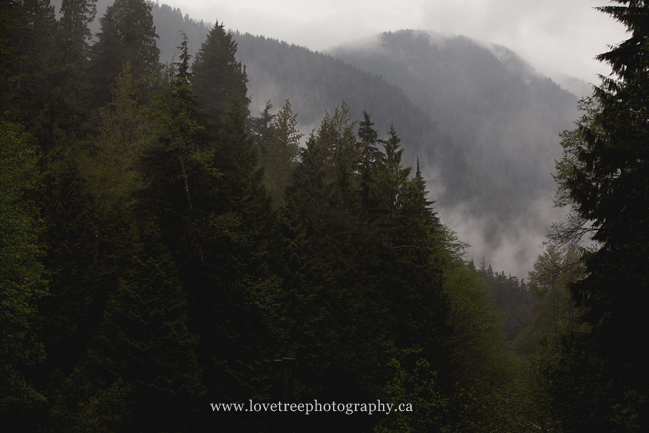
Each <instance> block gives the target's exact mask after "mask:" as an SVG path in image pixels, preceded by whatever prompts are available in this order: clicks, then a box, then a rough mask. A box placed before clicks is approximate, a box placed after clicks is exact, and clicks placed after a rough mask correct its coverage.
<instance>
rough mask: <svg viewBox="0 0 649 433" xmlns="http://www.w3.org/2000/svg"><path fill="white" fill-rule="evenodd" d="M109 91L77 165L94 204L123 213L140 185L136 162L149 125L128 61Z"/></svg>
mask: <svg viewBox="0 0 649 433" xmlns="http://www.w3.org/2000/svg"><path fill="white" fill-rule="evenodd" d="M111 94H112V101H111V102H110V103H109V104H108V105H107V107H105V108H104V109H103V110H101V112H100V119H101V123H100V126H99V134H98V136H97V138H96V139H95V140H94V141H92V142H90V143H89V145H88V147H87V149H86V152H85V153H84V154H82V155H81V156H80V160H81V164H80V168H81V173H82V176H84V178H85V179H86V183H85V186H86V188H87V189H88V190H87V191H88V194H89V195H90V196H91V197H93V198H94V205H95V206H96V207H97V208H99V209H101V210H102V211H103V212H111V211H112V212H117V213H119V212H122V213H123V209H124V206H125V205H126V206H128V202H129V200H132V199H133V197H134V193H135V191H137V190H138V189H140V188H142V186H143V185H142V180H141V176H140V174H139V173H137V171H136V164H137V162H138V160H139V159H140V157H141V154H142V152H143V150H144V148H145V147H146V145H147V144H148V140H149V139H148V137H147V135H148V134H150V125H149V122H148V120H147V119H146V117H145V116H144V112H143V109H142V107H141V106H140V105H139V103H138V98H137V94H138V89H137V83H136V82H135V81H134V80H133V75H132V74H131V68H130V65H129V64H128V63H125V64H124V68H123V69H122V73H120V75H118V76H117V78H116V79H115V84H114V85H111ZM113 218H119V217H118V216H117V215H115V216H113Z"/></svg>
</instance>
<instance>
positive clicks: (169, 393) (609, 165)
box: [0, 0, 649, 433]
mask: <svg viewBox="0 0 649 433" xmlns="http://www.w3.org/2000/svg"><path fill="white" fill-rule="evenodd" d="M616 3H617V4H618V5H619V6H609V7H604V8H601V11H603V12H605V13H607V14H610V15H612V16H613V17H614V18H615V19H618V20H619V21H621V22H623V23H624V24H626V25H627V26H628V27H629V29H630V31H631V37H630V39H629V40H628V41H625V42H623V43H622V44H621V45H619V46H616V47H613V48H612V49H611V51H610V52H608V53H605V54H602V55H601V56H600V60H602V61H605V62H608V63H609V64H610V65H611V67H612V69H613V74H612V75H611V77H609V78H605V79H603V82H602V85H601V87H598V88H596V89H595V92H594V93H593V96H592V97H591V98H587V99H584V100H582V101H581V102H580V103H579V104H577V101H576V98H574V97H573V96H572V95H570V94H568V93H567V92H565V91H563V90H562V89H561V88H560V87H559V86H557V85H556V84H555V83H553V82H551V81H549V80H548V79H545V78H543V77H540V76H538V75H536V74H535V73H534V72H533V71H531V70H530V69H529V67H528V66H527V65H526V64H525V63H524V62H522V61H521V60H520V59H518V58H517V57H516V56H515V55H514V54H513V53H511V52H509V51H508V50H507V49H505V48H503V47H485V46H481V45H478V44H476V43H474V42H473V41H470V40H468V39H465V38H461V37H457V38H446V39H444V40H436V39H435V38H434V37H433V35H432V34H430V33H426V32H415V31H401V32H396V33H387V34H383V35H379V36H378V38H377V40H375V41H373V42H372V44H370V45H365V46H364V47H361V48H359V47H353V46H348V47H344V48H339V49H338V50H336V51H334V52H333V53H334V54H335V55H336V56H339V58H335V57H332V55H328V54H320V53H313V52H310V51H309V50H307V49H304V48H301V47H296V46H294V45H288V44H285V43H281V42H278V41H274V40H270V39H266V38H264V37H262V36H252V35H250V34H239V33H231V32H228V31H226V27H225V25H226V24H224V23H220V22H219V21H218V20H215V21H214V23H215V24H214V25H205V24H204V23H203V22H196V21H194V20H192V19H190V18H189V17H188V16H183V15H182V13H181V12H180V10H178V9H172V8H170V7H168V6H166V5H158V4H151V3H148V2H145V1H143V0H115V1H114V2H107V1H102V2H96V1H93V0H61V1H60V2H56V4H54V3H52V4H51V3H50V2H49V1H47V0H44V1H42V0H38V1H37V0H34V1H18V0H15V1H9V2H4V3H2V4H0V54H2V55H1V56H0V105H1V110H0V113H2V114H1V118H0V186H1V188H2V194H1V195H0V325H2V326H0V420H2V421H3V424H4V425H7V426H10V425H14V426H20V430H21V431H27V432H30V431H34V432H36V431H37V432H96V431H108V432H148V431H151V432H162V431H168V432H193V431H206V430H214V429H215V428H216V429H218V430H219V431H232V432H242V431H243V432H247V431H250V432H253V431H255V432H256V431H314V432H330V431H332V430H340V429H343V430H345V431H363V432H371V431H373V432H388V431H403V432H412V431H416V432H430V431H446V432H467V433H468V432H493V431H499V432H528V431H529V432H537V431H539V430H541V431H547V432H592V431H611V432H641V431H645V430H646V429H647V424H648V421H647V413H649V408H648V407H647V405H648V403H647V402H648V401H649V395H648V394H649V386H648V378H647V372H646V367H645V365H644V363H643V362H642V359H643V358H642V355H643V352H642V345H641V344H629V343H628V340H627V339H626V338H630V339H632V340H633V341H635V342H636V343H637V342H638V341H644V340H643V339H644V337H645V336H646V329H647V327H646V325H645V324H644V321H643V318H642V317H643V316H642V311H641V309H642V307H643V305H644V304H645V301H646V299H645V298H646V296H647V295H646V290H645V289H646V286H647V284H646V281H645V280H646V278H645V277H644V273H645V272H644V270H645V269H646V267H647V266H646V265H647V263H646V262H647V254H646V244H647V239H646V237H647V236H646V221H647V217H646V212H647V203H646V201H647V197H648V192H647V191H646V190H647V185H646V184H647V179H648V178H649V177H648V174H647V173H646V164H645V159H646V155H645V154H644V152H645V150H644V147H645V146H644V145H645V143H644V137H645V136H646V133H645V132H646V131H645V129H646V124H647V122H646V119H645V113H646V105H647V101H646V100H645V99H646V95H645V93H646V92H645V90H644V88H645V87H646V85H647V83H645V81H646V75H647V72H646V71H647V64H646V60H647V59H646V50H647V47H646V44H645V43H644V40H645V39H646V36H647V32H649V28H647V26H646V25H645V22H644V21H645V20H644V18H643V17H644V16H645V14H646V9H647V7H649V6H647V5H645V3H644V2H639V1H628V0H619V1H617V2H616ZM215 18H217V17H215ZM170 44H171V45H172V46H170ZM341 59H345V61H343V60H341ZM353 65H355V66H353ZM578 107H579V109H580V110H581V115H582V117H581V118H580V119H579V120H578V121H577V122H576V128H573V129H571V130H567V131H565V132H563V133H562V134H561V137H560V138H561V144H560V145H559V139H558V138H555V136H553V134H555V135H556V136H558V135H557V134H558V132H559V131H560V130H561V129H562V128H564V129H565V128H568V126H566V122H567V123H568V124H569V123H570V121H572V120H573V119H574V118H575V117H576V115H575V113H574V112H573V111H575V110H576V109H577V108H578ZM561 148H563V154H562V155H561V153H560V152H561ZM557 155H559V156H557ZM553 157H556V158H557V162H556V166H555V168H554V170H553V169H552V167H550V166H549V165H548V164H549V159H550V160H551V158H553ZM551 175H553V176H554V179H555V181H556V184H557V185H558V192H557V195H556V196H555V203H556V204H557V205H559V206H563V207H566V208H568V209H567V210H568V212H569V215H570V218H568V219H567V220H566V221H564V222H557V224H555V225H554V226H553V229H552V231H551V232H550V235H549V240H550V242H549V243H548V244H546V245H545V246H544V249H543V251H542V253H541V254H540V255H538V257H537V258H536V260H535V261H534V263H533V266H532V268H531V272H530V273H529V276H527V278H522V277H523V275H520V277H521V278H520V279H519V278H518V277H517V276H514V275H511V274H506V272H505V271H503V270H501V269H498V270H494V268H493V267H492V265H491V264H490V260H491V259H490V257H489V256H485V257H484V258H482V260H481V262H480V264H479V265H478V266H476V264H475V262H474V260H471V259H470V258H468V257H467V248H469V246H468V244H467V243H465V242H464V241H465V240H466V239H464V238H462V237H461V236H458V235H457V234H456V233H455V232H454V231H453V230H451V228H449V227H448V225H447V224H448V222H447V221H446V219H445V215H449V214H451V215H452V213H445V209H451V210H457V209H464V212H465V214H466V215H468V217H467V218H474V219H476V218H482V221H483V227H482V228H483V230H484V233H483V234H482V235H483V237H484V239H485V245H487V246H488V248H489V249H492V250H497V249H498V247H499V245H501V244H502V243H503V242H504V241H503V240H502V238H503V236H504V237H506V236H505V235H503V233H505V234H506V233H508V231H509V233H515V234H516V235H518V234H519V233H520V232H521V230H523V229H526V230H529V231H530V232H533V231H534V230H540V229H541V228H542V225H537V224H536V222H535V221H532V222H529V224H528V225H521V223H520V222H521V221H523V220H525V218H526V217H527V215H529V214H528V212H529V209H530V208H534V207H535V206H537V207H538V206H541V205H542V204H544V200H545V195H546V193H547V191H548V190H549V189H552V188H553V186H552V184H550V182H548V180H547V178H548V176H551ZM548 206H549V205H548ZM446 212H448V211H446ZM534 238H535V237H534V235H533V234H530V235H529V237H528V238H527V239H534ZM583 241H589V242H590V246H589V247H588V248H584V247H583V246H582V245H583ZM528 248H532V247H531V246H528ZM534 248H538V245H534ZM519 251H523V250H521V249H519ZM493 254H494V255H495V254H496V253H495V252H494V253H493ZM520 254H523V253H519V255H520ZM515 266H516V265H515V264H512V267H515ZM278 358H289V359H292V360H293V361H291V362H294V367H292V368H293V370H292V374H293V382H294V387H293V388H294V389H293V392H292V395H291V396H288V399H289V400H291V402H295V403H297V404H300V403H313V402H315V401H316V400H317V401H319V402H320V403H322V404H325V403H333V402H337V403H339V404H340V403H343V404H345V405H347V404H349V403H358V404H360V405H362V404H365V403H374V402H377V401H378V400H380V401H382V402H384V403H391V404H395V405H396V406H398V405H399V404H405V405H406V407H407V405H410V409H411V410H408V409H403V410H394V411H393V412H391V413H389V414H388V413H380V412H376V413H375V414H374V415H369V414H368V413H367V411H366V410H365V411H363V410H362V409H361V410H359V411H357V412H356V413H353V414H348V413H345V411H344V410H343V411H340V410H338V411H321V412H313V413H311V414H310V415H308V416H307V415H305V414H304V413H300V412H295V413H291V412H286V413H282V414H280V413H274V412H272V411H257V410H248V411H246V409H250V407H251V406H250V405H251V404H256V403H259V404H270V403H272V402H277V396H278V395H280V394H281V391H282V389H281V385H279V383H281V382H280V381H279V380H278V379H277V375H278V374H279V373H280V371H279V370H277V362H276V361H273V360H275V359H278ZM274 364H275V365H274ZM285 402H286V401H285ZM220 404H227V405H230V406H228V408H229V410H226V407H225V406H220V407H219V408H218V409H217V407H216V405H220ZM234 405H241V406H234ZM345 407H347V406H345ZM341 412H342V413H341Z"/></svg>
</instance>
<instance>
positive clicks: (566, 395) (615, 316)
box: [556, 0, 649, 431]
mask: <svg viewBox="0 0 649 433" xmlns="http://www.w3.org/2000/svg"><path fill="white" fill-rule="evenodd" d="M616 3H618V5H612V6H606V7H602V8H599V9H600V10H601V11H602V12H605V13H607V14H609V15H611V16H613V18H615V19H616V20H618V21H620V22H621V23H623V24H624V25H626V26H627V28H628V30H629V32H630V33H631V37H630V38H629V39H628V40H626V41H624V42H622V43H621V44H619V45H617V46H615V47H613V48H612V50H611V51H609V52H607V53H604V54H601V55H600V56H598V59H599V60H601V61H604V62H607V63H609V64H610V65H611V68H612V70H613V74H612V76H611V77H607V78H603V81H602V86H601V87H599V88H596V89H595V92H594V99H595V101H596V103H597V105H599V107H598V109H597V110H596V111H595V114H594V116H591V117H590V121H589V116H586V117H585V118H584V119H582V120H586V121H587V123H583V121H582V122H581V123H580V124H578V133H577V134H572V135H571V136H570V137H568V138H572V140H565V141H564V150H565V153H564V157H563V159H562V161H561V162H560V164H559V165H558V167H557V168H558V172H559V174H558V176H557V181H558V183H559V190H560V193H561V192H562V193H563V194H564V196H563V197H564V198H568V199H567V200H566V201H565V202H566V203H567V204H569V205H570V206H571V207H572V208H573V209H574V211H575V213H576V215H577V216H578V217H579V218H580V219H581V220H582V221H586V222H587V223H588V225H589V226H590V227H588V230H587V231H586V233H590V234H591V239H592V240H594V241H596V242H597V243H598V248H597V249H596V251H594V252H593V253H589V254H587V255H586V257H585V263H586V278H584V279H583V280H581V281H579V282H577V283H576V284H574V285H573V286H572V293H573V299H574V300H575V301H576V303H577V305H578V306H579V307H581V308H583V309H584V314H583V315H582V320H583V322H584V323H585V324H587V325H588V326H590V327H592V331H591V332H590V333H586V334H584V333H573V334H571V336H570V338H569V340H568V341H569V344H567V345H566V346H565V347H564V354H565V356H564V357H563V358H562V364H560V366H559V369H558V370H557V372H556V373H557V380H556V385H557V390H556V392H557V397H558V405H559V406H562V408H563V411H562V414H563V416H564V417H565V418H564V420H563V421H564V423H565V425H566V428H568V429H572V430H574V431H587V430H588V429H591V428H596V429H606V430H607V431H643V430H646V429H647V428H649V416H647V414H648V413H649V406H648V405H649V374H648V371H647V368H646V366H645V363H644V362H643V361H642V359H643V357H644V354H643V350H642V348H641V347H640V346H641V345H640V346H639V345H636V344H629V341H644V340H646V339H647V336H648V335H647V332H648V331H647V330H648V329H649V328H648V327H647V326H646V324H645V323H644V320H643V319H642V317H643V314H644V312H643V306H644V305H646V303H647V301H648V298H647V290H646V287H647V285H648V284H649V282H648V281H647V276H646V272H645V271H644V270H645V269H646V268H647V267H649V254H647V249H646V245H647V242H649V231H648V229H647V209H649V172H648V171H647V166H646V160H647V149H649V147H648V146H647V142H646V140H647V136H648V132H649V131H648V129H647V118H646V112H647V106H648V105H649V76H648V75H647V68H648V67H649V47H648V46H647V44H646V43H645V40H646V38H647V36H648V35H649V21H647V19H646V17H647V13H648V10H649V4H647V2H645V1H640V0H616ZM620 336H625V337H626V338H620ZM584 372H587V373H586V374H588V375H589V376H591V377H593V379H590V382H589V383H587V384H586V383H582V382H580V380H581V376H582V375H583V374H584ZM577 395H579V396H588V397H587V398H586V399H583V398H582V397H579V398H578V397H577Z"/></svg>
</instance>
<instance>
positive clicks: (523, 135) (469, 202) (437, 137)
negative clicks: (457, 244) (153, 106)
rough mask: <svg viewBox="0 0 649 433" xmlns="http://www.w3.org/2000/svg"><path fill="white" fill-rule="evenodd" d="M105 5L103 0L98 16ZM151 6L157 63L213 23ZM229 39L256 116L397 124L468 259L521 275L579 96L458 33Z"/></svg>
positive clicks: (308, 122)
mask: <svg viewBox="0 0 649 433" xmlns="http://www.w3.org/2000/svg"><path fill="white" fill-rule="evenodd" d="M55 3H57V2H55ZM110 3H111V2H110V1H108V0H99V2H98V11H99V13H98V16H100V15H101V13H102V11H103V10H105V8H106V6H107V5H108V4H110ZM151 6H152V14H153V17H154V22H155V25H156V29H157V30H156V31H157V33H158V35H159V40H158V47H159V48H160V52H161V60H163V61H167V62H169V61H172V58H173V55H174V53H175V52H176V47H177V46H178V45H179V43H180V35H179V33H178V32H179V30H183V31H184V32H185V33H186V34H187V35H188V36H189V52H190V54H193V53H195V52H196V51H197V50H198V48H199V47H200V45H201V43H202V42H203V41H204V40H205V37H206V35H207V32H208V31H209V29H210V27H211V25H210V24H209V23H208V24H206V23H204V22H203V21H200V22H198V21H195V20H193V19H191V18H190V17H189V16H187V15H184V16H183V14H182V12H181V11H180V9H177V8H171V7H169V6H167V5H165V4H162V5H160V4H157V3H152V4H151ZM213 18H214V19H215V20H216V19H218V17H213ZM225 24H226V26H227V23H225ZM97 29H98V27H97ZM234 37H235V40H236V41H237V43H238V51H237V58H238V60H239V61H241V62H242V63H243V64H245V65H246V68H247V69H246V70H247V73H248V78H249V83H248V90H249V94H250V97H251V99H252V104H251V107H250V108H251V112H252V115H256V114H257V112H259V111H261V110H263V108H264V107H265V105H266V102H267V101H270V102H271V103H272V104H273V105H274V106H275V107H279V106H281V105H282V104H283V102H284V100H285V99H287V98H288V99H290V100H291V103H292V106H293V110H294V111H295V112H297V113H298V121H299V123H300V129H302V131H303V132H306V133H308V132H310V131H311V130H312V129H313V128H315V127H316V126H317V125H318V124H319V122H320V120H321V118H322V116H323V115H324V113H325V111H329V112H332V111H333V109H334V108H335V107H336V105H338V104H340V103H342V102H343V101H344V102H346V103H347V104H348V105H349V106H350V109H351V110H350V111H351V114H352V116H353V117H354V118H355V119H360V118H361V113H362V111H363V110H365V111H367V112H368V113H369V114H370V115H371V116H372V119H373V120H374V122H375V124H376V128H377V129H378V130H379V133H380V134H383V135H385V134H386V133H387V129H388V127H389V125H390V123H392V124H394V126H395V129H396V130H397V132H398V134H399V135H400V136H401V138H402V139H403V141H402V145H403V146H404V148H405V149H406V154H405V155H404V162H405V163H406V164H410V165H414V164H415V158H416V157H418V158H419V160H420V162H421V168H422V173H423V175H424V177H425V178H426V180H427V181H428V189H429V190H430V196H429V198H430V199H432V200H435V201H436V204H435V206H436V210H437V211H439V212H440V215H441V217H442V221H443V222H444V223H445V224H446V225H449V226H450V227H451V228H452V229H454V230H455V231H457V232H458V233H459V235H460V238H461V239H463V240H465V241H467V242H469V243H470V244H471V245H472V247H471V249H470V255H471V256H472V257H473V258H474V259H475V260H476V261H478V262H479V261H481V259H482V257H485V258H486V260H487V261H488V262H490V263H492V264H493V265H494V267H495V268H497V269H505V270H506V271H507V272H511V273H514V274H518V275H526V273H527V271H528V270H529V269H530V267H531V263H532V261H533V260H534V258H535V257H536V256H537V254H538V246H539V245H540V244H541V242H542V241H543V240H544V235H545V233H546V232H547V230H548V229H549V225H550V222H551V221H557V220H559V219H560V218H561V217H562V214H561V212H559V211H557V210H556V209H553V208H552V204H551V203H552V197H553V194H554V189H555V185H554V181H553V179H552V176H551V173H552V171H553V169H554V159H556V158H558V157H559V156H560V152H561V147H560V145H559V136H558V134H559V133H560V132H561V131H563V130H565V129H571V128H572V122H573V121H574V120H576V118H577V112H576V106H577V103H576V102H577V98H576V96H574V95H573V94H572V93H570V92H568V91H566V90H564V89H563V88H561V87H560V86H559V85H558V84H557V83H555V82H553V81H552V80H550V79H549V78H547V77H544V76H542V75H541V74H539V73H537V72H536V71H535V70H534V69H533V68H532V67H531V66H530V65H529V64H528V63H526V62H525V61H524V60H522V59H521V58H520V57H519V56H518V55H516V54H515V53H514V52H512V51H511V50H509V49H507V48H505V47H502V46H497V45H491V44H487V43H483V42H478V41H475V40H471V39H469V38H466V37H462V36H442V35H439V34H435V33H433V32H427V31H415V30H402V31H398V32H388V33H383V34H380V35H377V36H376V37H374V38H372V39H369V40H364V41H356V42H350V43H349V44H346V45H344V46H339V47H336V48H334V49H332V50H330V51H328V52H327V53H318V52H313V51H311V50H309V49H308V48H305V47H300V46H296V45H289V44H287V43H285V42H281V41H277V40H273V39H269V38H265V37H263V36H253V35H251V34H240V33H234ZM566 82H567V81H566ZM572 84H573V85H574V86H576V87H577V88H580V86H579V84H580V83H572ZM582 87H583V86H582Z"/></svg>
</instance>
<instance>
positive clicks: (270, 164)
mask: <svg viewBox="0 0 649 433" xmlns="http://www.w3.org/2000/svg"><path fill="white" fill-rule="evenodd" d="M302 135H303V134H301V133H300V132H299V131H298V129H297V113H296V114H293V110H292V109H291V103H290V102H289V100H288V99H287V100H286V102H285V103H284V106H283V107H282V109H281V110H280V111H279V112H278V113H277V114H276V115H274V116H273V119H272V122H271V124H270V132H269V138H268V140H267V141H266V143H265V144H264V150H265V153H263V154H262V156H261V163H262V164H263V165H264V184H265V185H266V190H267V191H268V195H269V197H270V198H271V199H272V200H273V202H274V203H276V204H277V205H280V206H281V205H282V204H283V203H284V193H285V190H286V188H287V186H288V185H289V184H290V182H291V178H292V176H293V170H294V169H295V165H296V163H297V157H298V154H299V146H300V139H301V138H302Z"/></svg>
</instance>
